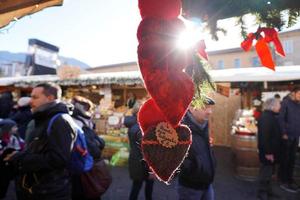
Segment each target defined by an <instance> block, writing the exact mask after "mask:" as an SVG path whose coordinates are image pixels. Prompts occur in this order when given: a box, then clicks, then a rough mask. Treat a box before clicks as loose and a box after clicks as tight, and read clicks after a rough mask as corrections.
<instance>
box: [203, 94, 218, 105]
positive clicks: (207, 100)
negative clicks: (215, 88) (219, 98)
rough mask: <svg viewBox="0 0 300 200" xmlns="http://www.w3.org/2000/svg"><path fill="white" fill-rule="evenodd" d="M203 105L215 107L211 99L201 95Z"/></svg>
mask: <svg viewBox="0 0 300 200" xmlns="http://www.w3.org/2000/svg"><path fill="white" fill-rule="evenodd" d="M203 103H204V104H205V105H215V104H216V103H215V101H214V100H213V99H212V98H210V97H208V96H206V95H203Z"/></svg>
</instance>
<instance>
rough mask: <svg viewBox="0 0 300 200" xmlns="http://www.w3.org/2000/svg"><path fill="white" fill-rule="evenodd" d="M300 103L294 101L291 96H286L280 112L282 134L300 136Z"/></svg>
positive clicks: (293, 136)
mask: <svg viewBox="0 0 300 200" xmlns="http://www.w3.org/2000/svg"><path fill="white" fill-rule="evenodd" d="M299 122H300V103H298V102H296V101H293V100H292V99H291V98H290V97H286V98H284V100H283V101H282V103H281V109H280V112H279V123H280V128H281V133H282V134H287V135H288V137H289V138H291V139H293V138H299V136H300V123H299Z"/></svg>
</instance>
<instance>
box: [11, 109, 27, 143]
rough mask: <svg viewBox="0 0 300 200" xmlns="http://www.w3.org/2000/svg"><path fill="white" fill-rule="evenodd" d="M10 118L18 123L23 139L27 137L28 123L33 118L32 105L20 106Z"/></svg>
mask: <svg viewBox="0 0 300 200" xmlns="http://www.w3.org/2000/svg"><path fill="white" fill-rule="evenodd" d="M10 119H12V120H14V121H15V122H16V123H17V125H18V132H19V135H20V137H21V138H22V139H25V133H26V128H27V125H28V123H29V122H30V121H31V120H32V113H31V110H30V106H24V107H20V108H19V109H18V111H17V112H16V113H15V114H14V115H13V116H11V117H10Z"/></svg>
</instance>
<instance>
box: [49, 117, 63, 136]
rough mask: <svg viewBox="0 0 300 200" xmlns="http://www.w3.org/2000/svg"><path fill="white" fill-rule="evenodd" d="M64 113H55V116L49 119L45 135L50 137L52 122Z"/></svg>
mask: <svg viewBox="0 0 300 200" xmlns="http://www.w3.org/2000/svg"><path fill="white" fill-rule="evenodd" d="M63 114H65V113H57V114H55V115H54V116H53V117H51V119H50V121H49V124H48V128H47V135H48V136H49V135H50V130H51V126H52V124H53V122H54V121H55V120H56V119H57V118H58V117H59V116H61V115H63Z"/></svg>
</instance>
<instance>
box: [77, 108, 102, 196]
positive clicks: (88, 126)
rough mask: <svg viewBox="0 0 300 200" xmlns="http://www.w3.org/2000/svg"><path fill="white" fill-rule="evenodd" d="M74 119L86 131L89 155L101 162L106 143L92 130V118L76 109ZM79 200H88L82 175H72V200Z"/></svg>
mask: <svg viewBox="0 0 300 200" xmlns="http://www.w3.org/2000/svg"><path fill="white" fill-rule="evenodd" d="M72 117H73V119H75V122H76V123H77V124H78V125H79V126H80V127H81V128H82V130H83V131H84V136H85V139H86V143H87V147H88V151H89V153H90V154H91V156H92V157H93V159H94V160H100V159H101V152H102V150H103V149H104V147H105V141H104V140H103V139H102V138H100V137H99V136H98V135H97V134H96V133H95V131H94V130H93V129H92V127H93V125H92V124H93V123H92V122H91V118H90V117H89V116H87V115H85V114H84V113H83V112H82V111H80V110H79V109H77V108H76V107H75V108H74V111H73V114H72ZM99 198H100V197H99ZM77 199H78V200H79V199H80V200H87V198H86V197H85V194H84V191H83V187H82V184H81V179H80V174H79V175H78V174H74V175H72V200H77Z"/></svg>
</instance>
